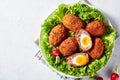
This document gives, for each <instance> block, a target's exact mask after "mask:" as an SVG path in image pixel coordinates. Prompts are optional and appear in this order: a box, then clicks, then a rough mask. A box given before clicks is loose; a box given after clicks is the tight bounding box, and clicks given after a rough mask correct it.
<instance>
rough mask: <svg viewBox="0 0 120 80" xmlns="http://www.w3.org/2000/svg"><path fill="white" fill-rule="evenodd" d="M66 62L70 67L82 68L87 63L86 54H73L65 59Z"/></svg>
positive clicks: (87, 57)
mask: <svg viewBox="0 0 120 80" xmlns="http://www.w3.org/2000/svg"><path fill="white" fill-rule="evenodd" d="M67 62H68V63H69V64H70V65H72V66H84V65H86V64H87V63H88V62H89V56H88V54H87V53H75V54H73V55H71V56H69V57H67Z"/></svg>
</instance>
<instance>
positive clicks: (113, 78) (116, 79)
mask: <svg viewBox="0 0 120 80" xmlns="http://www.w3.org/2000/svg"><path fill="white" fill-rule="evenodd" d="M118 79H119V75H118V74H117V73H112V74H111V79H110V80H118Z"/></svg>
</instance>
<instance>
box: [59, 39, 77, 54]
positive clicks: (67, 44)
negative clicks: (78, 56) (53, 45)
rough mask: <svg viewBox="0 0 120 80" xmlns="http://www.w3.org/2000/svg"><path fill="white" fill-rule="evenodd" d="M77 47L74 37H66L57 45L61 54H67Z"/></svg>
mask: <svg viewBox="0 0 120 80" xmlns="http://www.w3.org/2000/svg"><path fill="white" fill-rule="evenodd" d="M77 48H78V43H77V40H76V38H75V37H68V38H67V39H65V40H64V41H63V42H62V43H61V44H60V46H59V50H60V52H61V54H62V55H63V56H69V55H71V54H72V53H73V52H75V51H76V50H77Z"/></svg>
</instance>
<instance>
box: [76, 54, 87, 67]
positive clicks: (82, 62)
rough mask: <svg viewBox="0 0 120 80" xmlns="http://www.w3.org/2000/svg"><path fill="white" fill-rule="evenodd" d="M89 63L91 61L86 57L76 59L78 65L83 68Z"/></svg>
mask: <svg viewBox="0 0 120 80" xmlns="http://www.w3.org/2000/svg"><path fill="white" fill-rule="evenodd" d="M88 61H89V59H88V58H87V57H86V56H79V57H77V58H76V63H77V64H79V65H81V66H82V65H85V64H87V63H88Z"/></svg>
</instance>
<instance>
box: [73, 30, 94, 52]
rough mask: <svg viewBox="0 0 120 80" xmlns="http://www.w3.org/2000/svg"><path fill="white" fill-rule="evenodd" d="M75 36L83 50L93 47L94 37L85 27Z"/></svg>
mask: <svg viewBox="0 0 120 80" xmlns="http://www.w3.org/2000/svg"><path fill="white" fill-rule="evenodd" d="M75 36H76V39H77V42H78V44H79V47H80V48H81V49H82V50H83V51H88V50H90V48H91V47H92V39H91V37H90V34H89V33H88V32H87V31H85V30H84V29H80V31H79V32H78V33H76V35H75Z"/></svg>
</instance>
